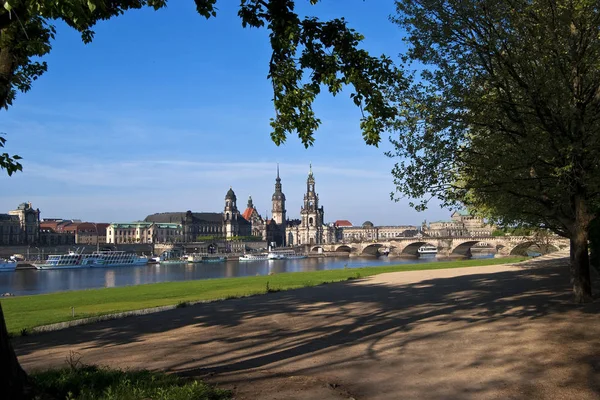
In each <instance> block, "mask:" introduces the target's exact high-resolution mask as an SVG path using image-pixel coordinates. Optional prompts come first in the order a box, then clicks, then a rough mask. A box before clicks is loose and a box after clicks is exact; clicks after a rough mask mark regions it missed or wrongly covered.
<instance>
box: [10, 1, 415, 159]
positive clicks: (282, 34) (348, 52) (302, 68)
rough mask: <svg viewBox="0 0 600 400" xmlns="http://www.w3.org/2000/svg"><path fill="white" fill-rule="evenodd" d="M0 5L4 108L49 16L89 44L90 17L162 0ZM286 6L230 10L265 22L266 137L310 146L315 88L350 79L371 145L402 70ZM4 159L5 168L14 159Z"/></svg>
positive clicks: (207, 11)
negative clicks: (270, 108)
mask: <svg viewBox="0 0 600 400" xmlns="http://www.w3.org/2000/svg"><path fill="white" fill-rule="evenodd" d="M299 1H300V0H299ZM308 2H309V3H310V4H316V3H318V0H308ZM195 3H196V9H197V11H198V13H199V14H200V15H201V16H203V17H205V18H211V17H215V16H216V13H217V8H216V0H195ZM0 4H2V5H3V7H0V107H1V108H8V107H9V106H10V105H11V104H12V103H13V101H14V100H15V96H16V93H17V92H18V91H20V92H26V91H28V90H29V89H30V88H31V86H32V84H33V81H35V80H36V79H38V78H39V77H40V76H41V75H42V74H43V73H44V72H46V70H47V68H48V66H47V64H46V62H45V61H43V57H44V56H45V55H47V54H48V53H49V52H50V51H51V48H52V47H51V41H52V40H53V39H54V37H55V33H56V31H55V28H54V25H53V24H54V22H55V21H56V20H62V21H64V22H65V23H66V24H67V25H68V26H70V27H71V28H73V29H75V30H77V31H78V32H80V33H81V38H82V40H83V41H84V42H85V43H89V42H91V41H92V39H93V37H94V31H93V27H94V25H95V24H96V23H97V22H99V21H102V20H107V19H110V18H113V17H116V16H118V15H121V14H123V13H125V12H126V11H129V10H133V9H140V8H145V7H151V8H154V9H160V8H163V7H166V5H167V0H64V1H55V0H0ZM294 9H295V1H294V0H241V3H240V9H239V12H238V15H239V17H240V19H241V22H242V26H243V27H253V28H263V27H266V28H267V29H268V30H269V32H270V35H269V37H270V44H271V47H272V55H271V59H270V61H269V73H268V78H269V79H270V80H271V83H272V86H273V102H274V106H275V117H274V118H272V119H271V128H272V132H271V138H272V139H273V141H274V142H275V143H276V144H277V145H279V144H281V143H283V142H285V140H286V138H287V136H288V134H293V133H297V134H298V136H299V137H300V139H301V141H302V143H303V144H304V145H305V146H306V147H308V146H310V145H312V143H313V141H314V138H313V133H314V132H315V131H316V130H317V128H318V127H319V125H320V123H321V122H320V120H319V119H318V118H317V117H316V116H315V114H314V112H313V109H312V104H313V102H314V100H315V98H316V96H317V95H318V94H319V93H320V92H321V89H322V88H325V89H327V90H328V91H329V92H330V93H332V94H333V95H336V94H339V93H340V92H341V91H342V89H343V88H344V87H345V86H351V87H352V88H353V89H352V90H351V91H350V97H351V98H352V100H353V102H354V103H355V104H356V105H357V106H358V107H359V108H360V110H361V113H362V118H361V122H360V127H361V130H362V134H363V137H364V140H365V142H366V143H367V144H371V145H377V144H378V143H379V141H380V139H381V132H383V130H384V129H385V126H386V125H387V123H388V122H389V121H391V120H392V119H393V118H394V117H395V115H396V109H395V107H393V106H392V105H391V104H390V103H389V102H388V98H387V97H386V95H385V92H386V91H387V90H388V88H390V87H394V86H397V85H402V84H404V80H403V77H402V74H401V73H400V71H398V70H397V69H396V68H395V67H394V66H393V63H392V61H391V60H390V59H389V58H388V57H385V56H381V57H373V56H371V55H369V53H367V52H366V51H365V50H362V49H360V48H359V45H360V42H361V41H362V40H363V36H361V35H360V34H359V33H357V32H356V31H355V30H353V29H351V28H349V27H348V26H347V24H346V21H345V20H344V19H343V18H337V19H332V20H330V21H320V20H318V19H317V18H314V17H304V18H303V17H301V16H299V15H298V14H297V13H296V12H295V10H294ZM65 84H67V83H66V82H65ZM6 161H8V165H9V167H12V166H13V165H14V164H12V163H10V159H8V160H6ZM0 167H2V165H0Z"/></svg>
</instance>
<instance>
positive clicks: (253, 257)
mask: <svg viewBox="0 0 600 400" xmlns="http://www.w3.org/2000/svg"><path fill="white" fill-rule="evenodd" d="M268 259H269V255H268V254H266V253H260V254H244V255H243V256H241V257H240V261H266V260H268Z"/></svg>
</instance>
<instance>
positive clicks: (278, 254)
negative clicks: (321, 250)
mask: <svg viewBox="0 0 600 400" xmlns="http://www.w3.org/2000/svg"><path fill="white" fill-rule="evenodd" d="M267 258H268V259H269V260H298V259H301V258H306V255H304V254H297V253H296V252H295V251H294V250H271V251H270V252H269V254H268V255H267Z"/></svg>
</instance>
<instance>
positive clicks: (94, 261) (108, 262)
mask: <svg viewBox="0 0 600 400" xmlns="http://www.w3.org/2000/svg"><path fill="white" fill-rule="evenodd" d="M146 264H148V257H140V256H138V255H137V254H135V253H125V252H124V251H95V252H93V253H91V254H80V253H76V252H70V253H68V254H52V255H49V256H48V259H47V260H46V262H45V263H43V264H33V266H34V267H35V268H36V269H67V268H110V267H134V266H140V265H146Z"/></svg>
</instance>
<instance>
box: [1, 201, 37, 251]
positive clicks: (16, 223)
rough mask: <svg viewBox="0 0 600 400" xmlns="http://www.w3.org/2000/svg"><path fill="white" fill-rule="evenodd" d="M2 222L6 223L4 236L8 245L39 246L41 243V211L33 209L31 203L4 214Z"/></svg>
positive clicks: (23, 204) (22, 204)
mask: <svg viewBox="0 0 600 400" xmlns="http://www.w3.org/2000/svg"><path fill="white" fill-rule="evenodd" d="M3 215H4V216H5V217H1V218H0V221H2V222H4V224H1V225H4V226H3V228H7V229H6V230H3V232H2V233H3V236H4V235H5V234H6V239H7V240H8V241H9V243H6V244H19V245H23V244H38V243H39V241H40V210H39V209H33V207H32V206H31V203H30V202H29V203H21V204H19V206H18V207H17V209H16V210H12V211H9V212H8V218H7V217H6V215H7V214H3Z"/></svg>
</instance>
